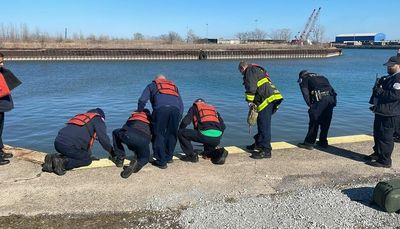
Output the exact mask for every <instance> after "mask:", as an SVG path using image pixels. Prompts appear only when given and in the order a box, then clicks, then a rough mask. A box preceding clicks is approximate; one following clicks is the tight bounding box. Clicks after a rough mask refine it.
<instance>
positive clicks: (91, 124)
mask: <svg viewBox="0 0 400 229" xmlns="http://www.w3.org/2000/svg"><path fill="white" fill-rule="evenodd" d="M66 124H67V125H66V126H65V127H64V128H62V129H61V130H60V131H59V132H58V135H57V137H56V139H55V141H54V147H55V149H56V150H57V152H58V153H60V154H47V155H46V157H45V159H44V164H43V165H42V166H43V167H42V170H43V171H44V172H50V173H51V172H54V173H55V174H57V175H60V176H62V175H64V174H65V173H66V170H70V169H73V168H79V167H82V166H87V165H90V164H91V163H92V157H91V151H90V149H91V147H92V146H93V144H94V141H95V140H96V139H97V140H98V141H99V142H100V144H101V146H102V147H103V149H104V150H106V151H107V152H108V153H109V154H110V155H112V156H114V152H113V147H112V145H111V143H110V139H109V138H108V136H107V130H106V124H105V114H104V111H103V110H102V109H100V108H96V109H91V110H88V111H87V112H86V113H83V114H78V115H75V116H74V117H73V118H71V119H70V120H69V121H68V122H67V123H66Z"/></svg>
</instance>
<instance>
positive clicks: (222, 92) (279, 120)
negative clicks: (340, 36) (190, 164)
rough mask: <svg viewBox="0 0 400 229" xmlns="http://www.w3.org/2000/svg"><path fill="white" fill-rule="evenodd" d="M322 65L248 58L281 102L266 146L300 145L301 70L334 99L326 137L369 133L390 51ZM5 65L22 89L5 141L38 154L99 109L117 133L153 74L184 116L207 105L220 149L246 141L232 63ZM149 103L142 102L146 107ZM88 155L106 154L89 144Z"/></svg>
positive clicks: (351, 53) (303, 124)
mask: <svg viewBox="0 0 400 229" xmlns="http://www.w3.org/2000/svg"><path fill="white" fill-rule="evenodd" d="M343 53H344V54H343V56H340V57H334V58H329V59H283V60H253V61H254V62H255V63H258V64H260V65H262V66H265V68H266V69H267V70H268V71H269V73H270V75H271V78H272V80H273V82H274V84H275V85H276V86H277V88H278V89H279V90H280V91H281V93H282V94H283V96H284V97H285V100H284V102H283V103H282V105H281V106H280V109H279V111H278V112H277V113H276V114H275V115H274V116H273V120H272V140H273V141H281V140H286V141H302V140H303V139H304V136H305V134H306V132H307V127H308V114H307V107H306V105H305V103H304V101H303V97H302V95H301V93H300V90H299V86H298V84H297V82H296V81H297V77H298V72H299V71H300V70H302V69H308V70H309V71H313V72H318V73H321V74H323V75H326V76H327V77H328V78H329V80H330V82H331V84H332V85H333V87H334V88H335V90H336V91H337V93H338V106H337V107H336V109H335V110H334V116H333V121H332V125H331V129H330V132H329V136H343V135H351V134H370V133H371V132H372V122H373V114H372V113H371V112H370V111H369V109H368V107H369V105H368V100H369V96H370V93H371V87H372V85H373V84H374V81H375V74H376V73H379V75H384V74H385V73H386V68H385V67H384V66H382V64H383V63H384V62H386V60H387V59H388V57H389V56H392V55H395V51H394V50H344V52H343ZM6 64H7V67H8V68H9V69H11V70H12V71H13V72H14V74H16V75H17V76H18V77H19V78H20V79H21V81H22V82H23V84H22V85H21V86H19V87H18V88H17V89H15V90H14V91H13V98H14V103H15V109H14V110H12V111H11V112H8V113H6V123H5V130H4V133H3V138H4V142H5V143H6V144H9V145H13V146H19V147H25V148H30V149H34V150H38V151H44V152H55V151H54V147H53V142H54V138H55V136H56V135H57V132H58V130H59V129H61V128H62V127H63V126H64V123H65V122H66V121H67V120H68V119H69V118H70V117H72V116H74V115H75V114H77V113H81V112H85V111H86V110H88V109H91V108H96V107H101V108H103V110H104V111H105V113H106V123H107V128H108V129H107V131H108V133H109V136H111V132H112V130H113V129H115V128H119V127H120V126H121V125H122V124H123V123H124V122H125V121H126V119H127V117H128V116H129V114H130V112H131V111H133V110H135V109H136V107H137V99H138V98H139V96H140V95H141V93H142V90H143V89H144V87H145V86H146V85H147V84H148V83H149V82H151V80H152V79H153V78H154V76H155V75H156V74H158V73H164V74H165V75H166V76H167V77H169V78H170V79H172V80H174V81H175V82H176V83H177V85H178V87H179V89H180V92H181V94H182V98H183V100H184V104H185V112H186V111H187V109H188V108H189V107H190V105H191V104H192V102H193V101H194V100H195V99H196V98H198V97H201V98H204V99H205V100H206V101H208V102H210V103H211V104H214V105H215V106H216V107H217V109H218V110H219V112H220V113H221V115H222V116H223V118H224V120H225V123H226V125H227V129H226V132H225V134H224V137H223V140H222V145H224V146H228V145H238V146H243V145H246V144H249V143H251V142H252V135H253V134H254V133H255V132H256V128H255V127H253V130H252V134H251V135H250V134H249V132H248V126H247V124H246V115H247V109H248V108H247V103H246V102H245V101H244V88H243V85H242V77H241V75H240V73H239V72H238V70H237V64H238V61H234V60H220V61H212V60H209V61H92V62H91V61H66V62H8V63H6ZM148 105H149V104H148ZM95 145H96V146H95V148H94V150H93V151H94V153H95V154H96V155H98V156H101V157H103V156H105V155H106V154H105V152H104V151H103V150H102V149H101V148H100V147H99V144H95Z"/></svg>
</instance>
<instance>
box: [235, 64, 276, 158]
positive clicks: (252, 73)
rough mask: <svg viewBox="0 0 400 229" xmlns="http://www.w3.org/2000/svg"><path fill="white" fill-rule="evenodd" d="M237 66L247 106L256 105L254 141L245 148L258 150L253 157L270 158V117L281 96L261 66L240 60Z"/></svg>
mask: <svg viewBox="0 0 400 229" xmlns="http://www.w3.org/2000/svg"><path fill="white" fill-rule="evenodd" d="M238 68H239V71H240V73H242V75H243V85H244V88H245V95H246V101H247V102H248V105H249V107H253V106H256V107H257V111H258V117H257V134H256V135H254V143H253V144H252V145H249V146H246V148H247V149H248V150H258V151H259V152H258V153H253V155H252V156H251V157H252V158H254V159H263V158H270V157H271V150H272V147H271V118H272V115H273V114H274V113H275V112H276V111H277V110H278V107H279V105H280V104H281V102H282V100H283V96H282V95H281V93H280V92H279V91H278V89H276V87H275V86H274V85H273V84H272V82H271V79H270V77H269V75H268V72H267V71H266V70H265V69H264V68H263V67H261V66H259V65H256V64H248V63H247V62H245V61H241V62H240V63H239V66H238Z"/></svg>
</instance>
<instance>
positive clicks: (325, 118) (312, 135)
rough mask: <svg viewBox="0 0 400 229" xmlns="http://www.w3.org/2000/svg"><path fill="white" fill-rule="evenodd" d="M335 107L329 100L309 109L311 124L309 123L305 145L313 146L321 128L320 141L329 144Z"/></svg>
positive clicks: (313, 105)
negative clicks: (329, 132) (329, 133)
mask: <svg viewBox="0 0 400 229" xmlns="http://www.w3.org/2000/svg"><path fill="white" fill-rule="evenodd" d="M332 114H333V105H332V104H331V103H330V101H329V100H321V101H319V102H316V103H313V104H311V106H310V109H308V116H309V118H310V122H309V123H308V133H307V136H306V138H305V139H304V143H306V144H310V145H313V144H314V143H315V140H316V139H317V135H318V128H319V127H320V128H321V132H320V134H319V141H320V142H321V143H322V144H328V140H327V138H328V131H329V127H330V125H331V121H332Z"/></svg>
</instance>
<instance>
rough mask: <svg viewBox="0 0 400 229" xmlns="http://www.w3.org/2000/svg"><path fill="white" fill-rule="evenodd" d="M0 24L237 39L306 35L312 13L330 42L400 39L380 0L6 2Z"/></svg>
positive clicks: (389, 7)
mask: <svg viewBox="0 0 400 229" xmlns="http://www.w3.org/2000/svg"><path fill="white" fill-rule="evenodd" d="M0 5H1V11H0V12H1V13H0V25H1V24H3V25H5V26H7V25H15V26H20V25H21V24H26V25H28V27H29V28H30V29H31V30H32V31H33V30H35V29H36V28H38V29H40V30H41V31H45V32H48V33H49V34H52V35H56V34H64V30H65V28H67V31H68V34H69V35H71V34H73V33H82V34H83V35H85V36H88V35H91V34H93V35H96V36H98V35H108V36H110V37H118V38H132V37H133V34H134V33H137V32H138V33H142V34H143V35H145V36H147V37H151V36H159V35H161V34H167V33H168V32H171V31H173V32H177V33H179V34H180V35H181V36H182V37H185V36H186V34H187V31H188V30H192V31H193V32H194V33H195V34H196V35H197V36H199V37H207V36H208V37H209V38H225V39H233V38H235V37H236V36H235V35H236V34H237V33H239V32H248V31H254V30H255V29H256V28H257V29H260V30H263V31H265V32H267V33H269V32H271V31H273V30H278V29H283V28H287V29H290V30H291V32H292V35H293V36H294V35H296V34H297V33H298V32H300V31H302V30H303V28H304V27H305V25H306V22H307V19H308V17H309V16H310V15H311V12H312V11H313V9H318V8H319V7H321V12H320V15H319V20H318V24H320V26H322V27H323V28H324V31H325V32H324V34H325V35H324V37H325V40H326V41H333V40H334V39H335V35H337V34H344V33H346V34H347V33H370V32H371V33H375V32H380V33H384V34H385V35H386V39H387V40H400V29H399V26H398V24H399V23H398V6H399V4H398V2H397V1H385V2H379V1H376V0H355V1H352V0H297V1H295V0H285V1H277V0H275V1H270V0H253V1H232V0H229V1H228V0H200V1H199V0H198V1H193V0H181V1H177V0H147V1H142V0H108V1H105V0H35V1H31V0H8V1H7V0H3V1H2V3H1V4H0Z"/></svg>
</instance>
